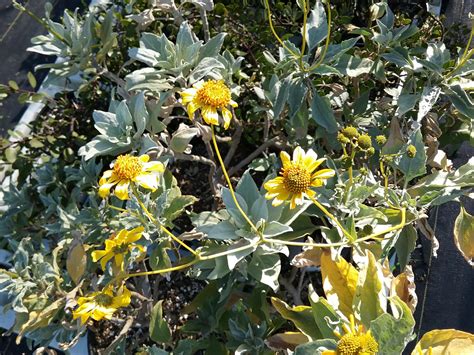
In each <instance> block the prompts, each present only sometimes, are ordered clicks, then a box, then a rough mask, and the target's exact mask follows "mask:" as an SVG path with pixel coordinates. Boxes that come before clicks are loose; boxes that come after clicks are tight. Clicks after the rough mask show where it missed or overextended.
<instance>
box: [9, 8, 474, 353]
mask: <svg viewBox="0 0 474 355" xmlns="http://www.w3.org/2000/svg"><path fill="white" fill-rule="evenodd" d="M14 4H15V6H16V7H17V9H18V10H19V11H22V12H25V13H26V14H28V15H31V16H32V18H33V19H34V20H36V21H39V22H40V23H41V24H42V25H43V26H44V27H45V30H46V31H47V33H46V34H44V35H40V36H37V37H34V38H32V46H31V47H30V48H29V49H28V50H29V51H31V52H35V53H40V54H42V55H46V56H56V57H57V58H58V59H57V60H56V62H55V63H54V64H40V65H38V67H37V68H36V70H44V69H47V70H49V72H48V77H47V79H46V81H45V82H43V87H52V86H54V87H56V88H57V90H59V92H58V93H57V94H56V95H55V96H54V97H53V96H48V95H46V94H41V95H36V94H35V93H34V92H27V91H25V92H21V90H20V89H19V88H18V86H17V85H16V83H9V84H8V85H2V86H1V87H0V90H1V91H0V93H1V97H2V98H3V97H6V96H11V95H20V96H21V98H22V100H23V101H28V102H30V101H41V102H42V103H43V104H44V105H45V108H44V109H43V112H42V113H41V115H40V117H39V119H38V120H37V121H36V122H35V123H34V124H33V125H32V127H31V129H32V131H31V133H29V134H26V133H21V131H19V130H17V131H11V137H10V138H9V139H8V140H5V142H2V148H1V152H2V160H3V162H4V164H2V166H3V168H2V169H3V174H4V176H5V177H4V180H3V185H2V195H1V197H2V212H1V217H0V230H1V234H0V235H1V237H0V238H1V239H0V243H1V244H0V246H1V248H2V249H3V251H4V253H5V255H7V257H6V260H5V265H2V269H1V270H0V292H1V295H2V297H1V300H2V304H3V307H4V309H5V310H12V311H13V312H14V315H15V323H14V325H13V326H12V328H11V330H10V331H11V332H15V333H16V334H17V341H20V340H21V339H22V338H23V337H26V338H27V339H29V341H30V343H29V344H30V345H31V346H48V345H50V344H51V343H52V342H53V341H56V342H57V343H59V346H60V347H61V348H62V349H63V350H68V349H70V350H71V351H72V352H74V346H75V345H76V344H77V342H78V341H80V340H81V339H84V337H87V339H88V341H89V349H90V351H91V352H92V353H100V354H102V353H103V354H109V353H114V354H184V355H188V354H189V355H191V354H233V353H235V354H296V355H306V354H324V355H329V354H334V355H362V354H364V355H368V354H402V353H403V352H404V351H405V352H409V351H412V354H417V355H418V354H448V353H450V354H470V353H474V335H472V334H470V333H467V332H463V331H460V330H454V329H435V330H431V331H429V332H427V333H426V334H418V333H417V332H416V331H415V329H418V330H419V328H417V327H416V324H415V323H416V322H415V318H414V316H413V313H414V311H415V309H416V307H417V303H418V298H417V294H416V293H415V287H416V285H415V274H414V271H413V268H412V265H413V260H412V258H411V256H412V253H413V252H414V250H415V248H416V245H417V244H418V243H417V240H418V238H424V237H426V238H428V239H429V240H430V241H431V249H430V253H432V255H431V256H432V257H436V256H437V255H438V253H439V254H441V253H442V252H443V250H442V249H439V243H438V241H437V239H436V225H430V222H429V221H428V216H429V215H432V216H435V218H437V217H436V216H437V214H438V208H439V206H440V205H442V204H444V203H446V202H449V201H457V202H458V204H461V211H460V213H459V215H458V217H457V218H456V221H455V223H454V230H453V235H454V241H455V244H456V246H457V247H458V249H459V253H460V255H462V256H463V257H464V259H465V260H466V262H467V263H469V264H470V265H471V266H472V265H474V227H473V226H474V217H473V216H472V215H471V214H469V212H468V211H467V210H466V209H465V207H464V205H465V204H466V203H467V202H468V201H469V198H470V197H472V188H473V186H474V160H473V159H472V158H471V159H470V160H469V161H467V162H465V163H464V164H463V165H456V166H455V165H453V162H452V161H451V160H450V157H451V156H452V154H454V153H455V152H456V151H457V150H458V149H459V147H461V146H466V145H468V144H471V143H472V139H473V135H472V122H473V121H472V120H473V118H474V106H473V98H472V92H473V88H474V81H473V77H472V73H473V68H474V62H473V59H472V56H473V54H474V50H473V49H471V45H472V37H473V31H474V30H472V29H470V32H469V31H468V32H469V33H468V34H467V36H466V41H467V42H462V43H457V42H456V41H448V40H447V39H448V34H446V33H444V31H445V29H444V27H443V26H442V25H441V22H440V20H439V19H438V18H437V17H436V14H434V15H433V14H430V15H429V16H428V15H427V16H425V18H422V19H421V18H418V20H416V21H415V20H411V19H410V18H408V17H406V15H404V14H403V13H402V12H399V11H392V9H390V7H389V6H388V5H387V2H385V1H381V2H377V3H375V2H372V3H371V5H367V8H366V9H365V10H364V11H365V12H363V13H364V14H365V15H363V16H362V17H361V18H360V19H358V20H357V21H356V22H354V23H352V20H351V19H353V18H354V19H355V15H354V13H353V9H352V8H351V7H347V6H344V5H343V4H342V3H341V2H338V3H337V4H336V2H334V3H332V2H331V1H319V0H318V1H309V0H299V1H293V2H281V1H270V0H264V1H245V2H243V3H242V2H239V1H225V2H221V1H215V2H213V1H207V0H202V1H201V0H199V1H198V0H181V1H173V0H168V1H156V0H150V1H132V0H121V1H119V0H105V1H99V2H93V3H92V4H90V5H89V6H88V7H85V8H82V9H78V10H76V11H75V12H71V11H65V12H64V15H63V16H62V18H61V19H60V20H59V22H56V21H55V20H53V19H52V18H51V16H50V13H51V9H52V5H50V4H48V5H47V6H46V13H45V16H44V17H42V18H40V17H37V16H36V15H34V14H32V13H31V12H30V11H29V10H28V9H27V8H26V7H24V6H23V5H21V4H19V3H17V2H14ZM359 10H360V9H359ZM359 10H358V11H359ZM471 25H472V24H471ZM458 42H459V40H458ZM31 77H33V76H32V75H31ZM30 79H31V78H30ZM33 79H34V77H33ZM33 86H35V85H33ZM20 101H21V100H20ZM418 232H420V234H418ZM423 236H424V237H423ZM431 256H430V257H431ZM423 302H424V300H423Z"/></svg>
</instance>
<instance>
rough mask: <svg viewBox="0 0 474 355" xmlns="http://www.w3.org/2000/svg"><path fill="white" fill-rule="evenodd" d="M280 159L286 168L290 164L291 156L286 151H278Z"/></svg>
mask: <svg viewBox="0 0 474 355" xmlns="http://www.w3.org/2000/svg"><path fill="white" fill-rule="evenodd" d="M280 159H281V163H282V165H283V169H286V168H288V167H289V166H290V165H291V157H290V155H289V154H288V153H287V152H285V151H282V152H281V153H280Z"/></svg>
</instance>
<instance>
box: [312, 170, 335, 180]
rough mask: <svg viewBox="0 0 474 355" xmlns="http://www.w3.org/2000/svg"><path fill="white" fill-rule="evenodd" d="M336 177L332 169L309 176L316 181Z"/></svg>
mask: <svg viewBox="0 0 474 355" xmlns="http://www.w3.org/2000/svg"><path fill="white" fill-rule="evenodd" d="M334 175H336V172H335V171H334V170H332V169H321V170H318V171H316V172H315V173H313V174H312V175H311V177H312V178H318V179H329V178H332V177H333V176H334Z"/></svg>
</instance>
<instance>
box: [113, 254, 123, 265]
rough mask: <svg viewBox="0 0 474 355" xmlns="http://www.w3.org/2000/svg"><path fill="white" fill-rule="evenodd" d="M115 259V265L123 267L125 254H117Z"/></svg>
mask: <svg viewBox="0 0 474 355" xmlns="http://www.w3.org/2000/svg"><path fill="white" fill-rule="evenodd" d="M114 261H115V266H117V267H120V268H121V266H122V264H123V254H122V253H119V254H115V257H114Z"/></svg>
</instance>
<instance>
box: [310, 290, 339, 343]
mask: <svg viewBox="0 0 474 355" xmlns="http://www.w3.org/2000/svg"><path fill="white" fill-rule="evenodd" d="M308 291H309V295H308V298H309V303H310V304H311V309H312V310H313V316H314V321H315V322H316V324H317V325H318V328H319V331H320V332H321V334H322V336H323V338H329V339H336V340H337V337H336V336H335V335H334V331H333V330H334V329H333V328H332V327H331V326H330V325H329V324H328V321H330V322H331V323H333V324H336V323H338V322H340V320H341V319H340V317H339V316H338V315H337V313H336V311H335V310H334V308H332V306H331V305H330V304H329V303H328V301H327V300H326V299H324V298H322V297H319V296H318V295H317V294H316V292H315V291H314V289H313V286H312V285H311V284H309V286H308ZM326 317H327V319H328V320H326Z"/></svg>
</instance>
